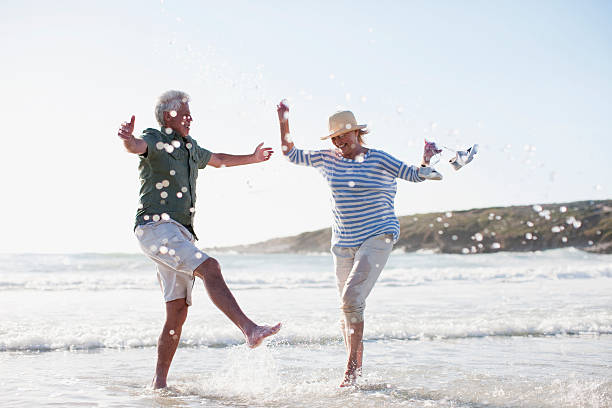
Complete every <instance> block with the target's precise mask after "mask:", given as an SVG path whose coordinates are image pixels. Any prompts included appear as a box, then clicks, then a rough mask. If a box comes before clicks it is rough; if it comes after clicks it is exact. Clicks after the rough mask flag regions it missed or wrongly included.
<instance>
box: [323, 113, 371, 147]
mask: <svg viewBox="0 0 612 408" xmlns="http://www.w3.org/2000/svg"><path fill="white" fill-rule="evenodd" d="M366 127H367V125H358V124H357V120H355V115H353V112H351V111H342V112H336V113H334V114H333V115H331V116H330V117H329V135H327V136H323V137H322V138H321V140H325V139H329V138H330V137H336V136H340V135H342V134H344V133H346V132H350V131H351V130H359V129H364V128H366Z"/></svg>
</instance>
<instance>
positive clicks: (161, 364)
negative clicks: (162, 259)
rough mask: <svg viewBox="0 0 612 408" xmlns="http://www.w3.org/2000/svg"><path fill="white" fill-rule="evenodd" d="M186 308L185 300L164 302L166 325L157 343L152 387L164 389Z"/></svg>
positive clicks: (185, 316) (185, 315)
mask: <svg viewBox="0 0 612 408" xmlns="http://www.w3.org/2000/svg"><path fill="white" fill-rule="evenodd" d="M187 311H188V306H187V303H186V302H185V299H176V300H171V301H170V302H166V323H165V324H164V328H163V330H162V333H161V334H160V336H159V340H158V341H157V366H156V367H155V377H153V382H152V384H151V385H152V386H153V388H155V389H158V388H165V387H166V379H167V378H168V370H170V364H171V363H172V358H173V357H174V353H175V352H176V348H177V347H178V344H179V340H180V339H181V331H182V328H183V324H184V323H185V319H187Z"/></svg>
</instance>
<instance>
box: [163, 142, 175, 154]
mask: <svg viewBox="0 0 612 408" xmlns="http://www.w3.org/2000/svg"><path fill="white" fill-rule="evenodd" d="M164 149H166V151H167V152H168V153H172V152H173V151H174V146H172V145H171V144H166V145H164Z"/></svg>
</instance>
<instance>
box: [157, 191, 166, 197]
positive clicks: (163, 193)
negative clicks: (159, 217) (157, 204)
mask: <svg viewBox="0 0 612 408" xmlns="http://www.w3.org/2000/svg"><path fill="white" fill-rule="evenodd" d="M159 196H160V197H161V198H168V193H166V192H165V191H162V192H161V193H159Z"/></svg>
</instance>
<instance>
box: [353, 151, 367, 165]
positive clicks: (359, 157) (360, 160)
mask: <svg viewBox="0 0 612 408" xmlns="http://www.w3.org/2000/svg"><path fill="white" fill-rule="evenodd" d="M364 160H365V155H364V154H363V153H360V154H358V155H357V157H355V161H356V162H357V163H363V162H364Z"/></svg>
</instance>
